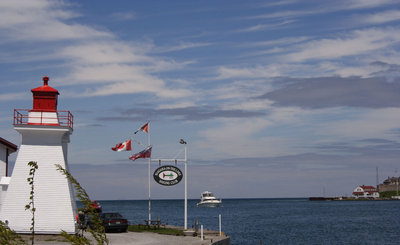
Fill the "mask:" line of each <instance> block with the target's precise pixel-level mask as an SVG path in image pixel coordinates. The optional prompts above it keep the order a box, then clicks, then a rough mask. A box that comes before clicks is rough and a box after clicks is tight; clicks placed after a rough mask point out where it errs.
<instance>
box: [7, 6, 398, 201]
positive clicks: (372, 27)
mask: <svg viewBox="0 0 400 245" xmlns="http://www.w3.org/2000/svg"><path fill="white" fill-rule="evenodd" d="M399 51H400V4H399V3H398V1H394V0H393V1H392V0H381V1H370V0H343V1H296V0H286V1H122V0H118V1H96V4H94V3H93V2H91V1H45V0H29V1H28V0H26V1H12V0H10V1H8V0H4V1H1V2H0V54H1V55H0V72H1V78H0V79H1V82H0V101H1V104H0V115H1V117H0V135H1V136H2V137H3V138H6V139H8V140H10V141H12V142H14V143H16V144H19V136H18V133H17V132H15V131H14V130H13V127H12V115H13V109H14V108H26V109H29V108H31V106H32V95H31V92H30V89H32V88H35V87H38V86H40V85H41V84H42V82H41V78H42V77H43V76H45V75H47V76H49V77H50V81H49V85H50V86H52V87H54V88H56V89H58V90H59V91H60V97H59V104H58V108H59V109H60V110H70V111H71V112H72V113H73V115H74V117H75V125H74V133H73V135H72V137H71V143H70V146H69V164H70V168H71V172H72V173H73V174H74V176H76V178H77V179H78V180H79V181H80V182H81V183H82V184H83V186H85V187H86V188H87V190H88V192H89V193H90V194H91V195H92V198H94V199H146V198H147V162H146V161H144V160H137V161H135V162H132V161H130V160H129V159H128V157H129V155H130V153H129V152H119V153H116V152H113V151H111V150H110V148H111V147H112V146H114V145H115V144H116V143H118V142H121V141H124V140H126V139H129V138H131V137H133V136H134V135H133V132H134V131H135V130H136V129H137V128H139V127H140V126H141V125H143V123H145V122H146V121H147V120H151V123H150V133H151V142H152V144H153V146H154V147H153V157H155V158H160V157H162V158H172V157H175V156H178V157H183V155H182V146H181V145H179V143H178V142H179V139H180V138H184V139H185V140H186V141H187V142H188V151H189V178H188V180H189V181H188V183H189V197H190V198H198V197H199V195H200V193H201V192H202V191H204V190H209V191H213V192H215V193H216V195H218V196H221V197H223V198H228V197H303V196H304V197H308V196H316V195H322V193H323V190H324V191H325V194H326V195H346V194H347V195H349V194H350V193H351V192H352V190H353V189H354V188H355V187H356V186H357V185H361V184H368V185H375V183H376V177H375V175H376V174H375V169H376V167H379V180H380V182H382V181H383V180H384V179H385V178H386V177H387V176H394V175H398V173H397V169H398V166H399V160H398V159H399V158H400V151H399V145H400V127H399V124H400V96H399V95H400V78H399V77H400V55H399ZM135 139H137V140H139V141H142V142H146V140H147V138H146V135H145V134H144V133H142V134H138V135H137V136H135ZM133 148H134V151H135V152H137V151H140V150H142V149H143V148H142V147H141V146H139V145H137V144H135V145H134V146H133ZM15 157H16V154H13V155H12V160H13V159H15ZM157 166H158V165H157V164H153V165H152V171H154V169H155V168H157ZM180 167H182V168H183V166H180ZM152 196H153V198H155V199H162V198H183V184H182V183H181V184H179V185H177V186H175V187H163V186H160V185H157V184H156V183H154V182H153V183H152Z"/></svg>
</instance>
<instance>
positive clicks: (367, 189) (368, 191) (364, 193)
mask: <svg viewBox="0 0 400 245" xmlns="http://www.w3.org/2000/svg"><path fill="white" fill-rule="evenodd" d="M353 196H354V197H355V198H379V192H378V190H377V189H376V188H375V187H373V186H370V185H360V186H357V187H356V188H355V189H354V191H353Z"/></svg>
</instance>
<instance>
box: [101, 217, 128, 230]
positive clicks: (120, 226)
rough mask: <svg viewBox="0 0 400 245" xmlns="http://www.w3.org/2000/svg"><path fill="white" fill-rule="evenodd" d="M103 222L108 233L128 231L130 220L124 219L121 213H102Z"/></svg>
mask: <svg viewBox="0 0 400 245" xmlns="http://www.w3.org/2000/svg"><path fill="white" fill-rule="evenodd" d="M100 217H101V220H102V221H103V226H104V229H105V230H106V232H108V231H121V232H126V231H127V230H128V220H127V219H125V218H124V217H122V215H121V214H119V213H102V214H101V216H100Z"/></svg>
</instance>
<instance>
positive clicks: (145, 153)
mask: <svg viewBox="0 0 400 245" xmlns="http://www.w3.org/2000/svg"><path fill="white" fill-rule="evenodd" d="M151 148H152V147H151V146H150V147H147V148H146V149H144V150H143V151H141V152H139V153H136V154H133V155H132V156H130V157H129V159H131V160H132V161H135V160H136V159H138V158H150V157H151Z"/></svg>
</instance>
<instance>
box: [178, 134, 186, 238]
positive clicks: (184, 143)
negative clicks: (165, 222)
mask: <svg viewBox="0 0 400 245" xmlns="http://www.w3.org/2000/svg"><path fill="white" fill-rule="evenodd" d="M179 143H181V144H182V145H184V146H185V218H184V219H185V222H184V229H185V230H187V142H186V141H184V140H183V139H181V140H180V141H179Z"/></svg>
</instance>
